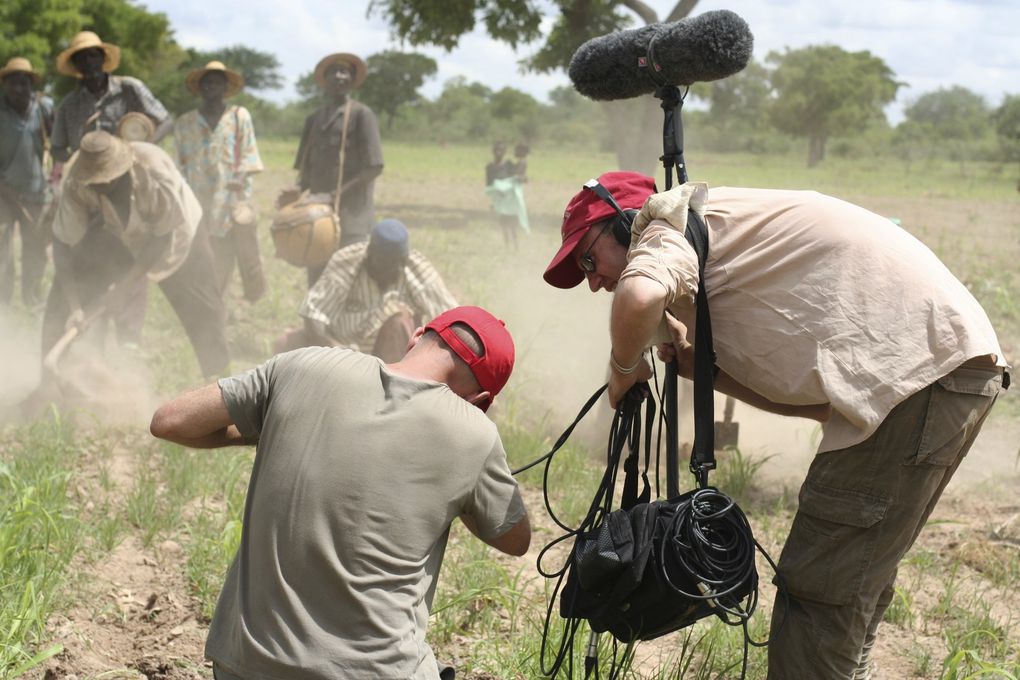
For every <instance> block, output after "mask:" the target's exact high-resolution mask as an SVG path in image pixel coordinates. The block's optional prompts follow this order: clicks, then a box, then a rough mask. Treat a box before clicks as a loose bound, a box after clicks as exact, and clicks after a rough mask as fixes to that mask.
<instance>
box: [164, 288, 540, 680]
mask: <svg viewBox="0 0 1020 680" xmlns="http://www.w3.org/2000/svg"><path fill="white" fill-rule="evenodd" d="M513 361H514V349H513V341H512V339H511V338H510V334H509V333H508V332H507V330H506V329H505V328H504V326H503V324H502V322H501V321H498V320H497V319H495V318H494V317H492V316H491V315H490V314H489V313H488V312H486V311H484V310H482V309H480V308H477V307H457V308H455V309H452V310H450V311H448V312H445V313H444V314H442V315H440V316H439V317H437V318H436V319H434V320H433V321H432V322H431V323H429V324H428V325H426V326H425V327H424V328H419V329H418V330H417V331H416V333H415V335H414V337H413V338H412V340H411V345H410V347H409V349H408V352H407V354H405V356H404V357H403V358H402V359H401V360H400V361H398V362H396V363H393V364H384V363H382V362H381V361H380V360H379V359H377V358H375V357H372V356H369V355H365V354H360V353H357V352H352V351H350V350H343V349H336V348H323V347H315V348H306V349H302V350H297V351H295V352H289V353H287V354H281V355H278V356H276V357H274V358H272V359H270V360H269V361H268V362H266V363H265V364H263V365H262V366H259V367H257V368H255V369H252V370H250V371H248V372H247V373H244V374H242V375H239V376H234V377H231V378H225V379H223V380H220V381H219V382H218V383H217V384H213V385H209V386H207V387H204V388H201V389H199V390H196V391H194V392H190V393H188V394H185V395H183V396H181V397H178V398H177V399H175V400H173V401H171V402H169V403H167V404H165V405H164V406H162V407H160V409H159V410H157V411H156V413H155V415H154V416H153V420H152V426H151V429H152V433H153V434H154V435H155V436H157V437H161V438H164V439H169V440H171V441H175V442H178V443H180V444H184V445H186V446H192V447H196V448H206V447H219V446H229V445H232V444H244V443H256V445H257V449H256V456H255V464H254V467H253V470H252V477H251V483H250V485H249V488H248V497H247V500H246V504H245V511H244V530H243V533H242V537H241V546H240V548H239V549H238V552H237V556H236V557H235V559H234V562H233V564H232V565H231V567H230V570H229V571H228V573H227V577H226V582H225V583H224V586H223V591H222V593H221V594H220V599H219V602H218V604H217V607H216V614H215V616H214V617H213V621H212V624H211V626H210V630H209V639H208V641H207V644H206V655H207V656H208V657H209V658H210V659H212V661H213V663H214V669H215V673H216V676H217V678H220V679H226V680H234V678H243V679H244V680H270V679H272V680H286V679H289V678H295V679H296V678H301V679H302V680H313V679H322V680H326V679H327V678H329V679H331V680H335V679H338V678H342V679H346V678H352V679H353V678H358V679H359V680H360V679H362V678H374V679H377V680H385V679H393V680H397V679H398V678H399V679H400V680H407V679H413V680H437V679H438V678H439V677H440V673H439V668H438V664H437V663H436V660H435V657H434V656H433V654H432V650H431V649H430V648H429V646H428V644H427V643H426V642H425V631H426V626H427V622H428V615H429V607H430V606H431V603H432V597H433V595H434V593H435V587H436V582H437V577H438V574H439V569H440V566H441V564H442V560H443V553H444V550H445V548H446V542H447V538H448V536H449V530H450V525H451V523H452V522H453V520H454V519H456V518H457V517H460V518H461V519H462V521H463V522H464V524H465V525H466V526H467V527H468V528H469V529H470V530H471V531H472V532H473V533H474V534H475V535H476V536H478V537H479V538H480V539H481V540H483V541H485V542H486V543H488V544H489V545H491V546H493V547H495V548H497V549H499V550H501V551H503V552H506V553H509V554H512V555H522V554H523V553H524V552H526V551H527V549H528V545H529V542H530V539H531V528H530V525H529V522H528V516H527V511H526V509H525V507H524V504H523V502H522V500H521V495H520V491H519V490H518V488H517V483H516V482H515V481H514V480H513V478H512V477H511V475H510V471H509V468H508V466H507V462H506V454H505V452H504V450H503V445H502V443H501V441H500V438H499V433H498V432H497V431H496V428H495V426H494V425H493V423H492V422H491V421H490V420H489V419H488V418H486V417H485V415H484V413H483V411H484V410H485V409H486V408H488V405H489V404H490V403H491V401H492V398H493V397H494V396H495V395H496V394H497V393H498V392H499V390H500V389H502V387H503V386H504V385H505V384H506V381H507V379H509V377H510V372H511V370H512V369H513ZM444 677H445V676H444Z"/></svg>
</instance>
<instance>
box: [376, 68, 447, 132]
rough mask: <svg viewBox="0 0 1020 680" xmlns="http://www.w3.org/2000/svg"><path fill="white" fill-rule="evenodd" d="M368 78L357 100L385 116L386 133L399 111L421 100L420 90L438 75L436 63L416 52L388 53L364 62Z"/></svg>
mask: <svg viewBox="0 0 1020 680" xmlns="http://www.w3.org/2000/svg"><path fill="white" fill-rule="evenodd" d="M365 63H366V65H367V66H368V77H367V78H366V79H365V84H364V85H363V86H362V88H361V90H360V91H359V92H358V99H360V100H361V101H363V102H365V103H366V104H367V105H368V106H370V107H371V108H372V109H374V110H375V111H376V112H377V113H379V114H386V127H387V129H389V128H392V127H393V119H394V117H395V116H396V115H397V111H398V110H399V109H400V107H402V106H405V105H407V104H413V103H415V102H418V101H420V100H421V93H420V92H418V89H419V88H420V87H421V86H422V85H424V84H425V79H426V78H430V77H432V76H434V75H435V74H436V70H437V69H438V67H437V65H436V60H435V59H433V58H432V57H427V56H425V55H424V54H418V53H416V52H397V51H395V50H387V51H385V52H379V53H378V54H373V55H371V56H370V57H368V59H366V60H365Z"/></svg>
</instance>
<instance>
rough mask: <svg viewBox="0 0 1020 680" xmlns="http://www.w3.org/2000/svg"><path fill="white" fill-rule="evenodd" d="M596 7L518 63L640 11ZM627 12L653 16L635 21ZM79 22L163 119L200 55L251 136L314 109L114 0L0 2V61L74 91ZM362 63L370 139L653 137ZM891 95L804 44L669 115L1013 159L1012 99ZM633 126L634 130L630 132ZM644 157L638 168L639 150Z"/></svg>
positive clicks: (577, 141) (854, 55)
mask: <svg viewBox="0 0 1020 680" xmlns="http://www.w3.org/2000/svg"><path fill="white" fill-rule="evenodd" d="M573 1H580V0H573ZM587 1H588V0H584V2H587ZM489 2H490V3H491V4H490V5H489V7H490V10H491V11H490V13H489V14H486V15H485V21H486V26H487V29H488V30H489V32H490V34H492V35H493V37H495V38H497V39H501V40H505V41H508V42H510V43H511V44H515V41H516V40H525V39H529V40H530V39H533V38H535V37H536V36H537V35H538V34H537V33H536V31H537V20H538V17H539V14H538V10H537V9H535V10H534V12H532V14H528V15H527V16H525V15H518V20H517V23H513V22H509V20H508V19H507V17H509V16H511V14H513V13H512V12H510V10H511V9H512V7H513V6H514V4H513V3H512V2H509V3H508V0H489ZM601 2H602V4H600V5H599V8H601V9H599V11H598V12H595V13H594V14H591V16H588V17H587V19H586V21H588V22H589V24H590V25H589V24H585V25H584V26H582V25H580V24H579V23H578V22H579V21H580V19H579V18H578V17H577V16H575V15H574V14H571V12H570V11H568V10H569V7H568V6H572V5H571V3H568V2H559V3H558V4H557V6H559V5H563V6H562V7H560V9H561V11H562V12H563V13H562V14H561V15H560V16H559V19H557V23H556V26H555V28H554V30H553V32H552V34H551V35H550V36H549V38H548V41H547V43H546V44H545V46H544V47H542V48H541V49H540V50H539V51H538V52H537V53H536V54H535V55H533V56H532V57H530V58H528V59H526V60H525V61H524V62H522V66H523V67H524V68H526V69H530V70H537V71H551V70H555V69H556V68H559V67H561V66H562V65H563V63H565V62H564V60H566V59H569V55H570V54H572V51H573V49H575V48H576V45H577V44H579V41H582V40H583V39H586V37H587V36H589V35H598V34H600V33H604V32H607V31H609V30H612V29H613V28H619V27H621V26H626V25H628V24H629V23H631V22H632V18H631V17H628V16H627V15H625V14H622V13H621V12H623V11H624V10H625V9H626V10H629V11H636V10H634V7H640V5H633V6H631V5H627V6H626V7H624V4H623V3H619V2H614V1H612V0H601ZM582 4H583V2H582ZM596 4H597V3H596ZM696 4H697V2H696V0H686V1H685V2H679V3H678V4H677V6H676V7H675V8H674V9H673V11H672V12H670V14H669V15H668V16H667V17H665V18H667V19H671V20H672V19H676V18H679V17H681V16H685V15H686V14H687V13H689V12H690V11H691V9H692V8H693V7H694V5H696ZM431 6H432V5H431V4H430V3H429V2H427V1H426V0H386V1H382V0H379V1H378V2H376V3H374V4H373V7H375V8H376V10H377V11H383V12H384V14H385V16H387V18H388V19H389V20H390V21H391V24H392V25H393V28H394V33H395V34H396V35H397V36H399V37H401V38H404V39H406V40H407V41H408V42H411V43H412V44H438V45H441V46H443V47H446V48H448V49H449V48H452V47H453V46H455V45H456V42H457V39H458V38H459V36H460V35H463V33H464V32H465V31H466V30H470V26H468V24H464V23H463V22H461V23H456V24H452V23H450V21H451V15H450V12H449V11H446V10H444V11H443V12H440V13H438V14H435V15H433V14H430V13H429V12H428V11H426V10H427V9H428V7H431ZM423 8H424V9H423ZM533 9H534V8H533ZM398 10H399V11H398ZM411 10H413V11H411ZM593 11H594V10H593ZM454 14H455V13H454ZM637 18H638V19H640V20H641V21H644V22H648V21H653V20H657V19H658V17H656V16H654V14H651V13H648V12H644V13H642V14H640V15H639V16H638V17H637ZM591 22H594V23H593V24H592V23H591ZM83 29H90V30H94V31H96V32H97V33H98V34H99V35H100V36H101V37H102V38H103V39H104V40H106V41H108V42H113V43H116V44H117V45H119V46H120V48H121V53H122V60H121V67H120V68H119V69H118V73H123V74H129V75H134V76H137V77H139V78H142V79H143V80H145V81H146V83H147V84H148V85H149V86H150V88H151V89H152V90H153V92H154V93H155V94H156V95H157V96H158V97H159V98H160V99H161V100H162V101H163V102H164V103H166V105H167V106H168V108H170V110H171V111H172V112H173V113H175V114H180V113H182V112H184V111H186V110H188V109H189V108H192V107H193V106H195V105H196V103H197V102H196V100H195V98H194V96H193V95H191V94H190V93H189V92H187V90H186V89H185V87H184V75H185V74H186V73H187V71H188V70H190V69H192V68H195V67H198V66H202V65H204V64H205V63H206V62H208V61H211V60H213V59H217V60H219V61H222V62H224V63H225V64H227V65H228V66H229V67H230V68H233V69H235V70H237V71H239V72H241V73H242V74H243V75H244V77H245V81H246V83H247V88H246V90H245V92H244V93H243V94H241V95H239V97H238V98H237V101H239V102H240V103H243V104H244V105H245V106H247V107H248V108H249V109H250V110H251V111H252V115H253V117H254V119H255V123H256V127H257V130H258V132H259V134H262V135H298V134H300V131H301V126H302V124H303V121H304V118H305V116H307V115H308V113H310V112H311V111H312V110H313V109H314V107H315V106H316V105H317V103H318V98H319V93H318V89H317V87H316V86H315V84H314V82H313V80H312V74H311V72H310V70H311V69H310V68H309V73H307V74H306V75H304V76H303V77H302V78H301V79H300V80H299V82H298V83H297V92H298V98H297V100H295V101H293V102H290V103H287V104H282V105H281V104H276V103H274V102H272V101H270V100H269V99H267V98H266V95H267V94H269V93H270V92H272V91H274V90H279V89H280V88H282V86H283V83H284V79H283V76H282V74H281V73H280V64H279V61H278V60H277V58H276V56H275V55H273V54H270V53H266V52H261V51H258V50H255V49H252V48H249V47H246V46H243V45H234V46H227V47H223V48H220V49H216V50H209V51H200V50H193V49H187V48H184V47H181V46H180V45H179V44H177V42H176V41H175V40H174V39H173V33H172V29H171V26H170V24H169V21H168V19H167V17H166V16H165V15H164V14H162V13H153V12H149V11H147V10H145V9H144V8H143V7H141V6H139V5H136V4H134V3H132V2H131V1H130V0H88V1H87V2H86V0H46V1H45V2H40V1H39V0H4V2H2V3H0V60H4V61H5V60H6V59H7V58H9V57H10V56H14V55H23V56H27V57H28V58H29V59H31V60H32V62H33V64H35V67H36V68H37V69H39V70H41V71H43V72H44V73H45V74H46V75H47V83H48V85H47V87H48V89H49V91H50V92H51V93H52V94H53V95H54V96H56V97H60V96H62V95H63V94H65V93H66V92H68V91H69V90H70V89H71V88H72V87H73V86H74V80H73V79H70V78H66V77H64V76H58V75H56V74H55V72H54V60H55V57H56V55H57V54H58V53H59V52H60V51H61V50H62V49H63V48H64V47H65V46H66V45H67V42H68V41H69V40H70V38H71V37H72V36H73V35H74V34H75V33H77V32H78V31H79V30H83ZM366 62H367V64H368V68H369V77H368V79H367V80H366V81H365V84H364V86H363V87H362V88H361V89H360V90H359V91H358V92H357V93H356V95H355V96H356V97H357V98H358V99H360V100H362V101H364V102H365V103H366V104H368V105H369V106H371V107H372V108H373V110H375V111H376V113H377V114H378V116H379V118H380V124H381V127H382V132H383V136H384V137H386V138H391V139H406V140H427V141H433V142H438V143H444V144H445V143H451V144H456V143H479V142H485V143H488V142H490V141H492V140H494V139H497V138H498V139H504V140H507V141H511V142H512V141H524V142H529V143H532V144H543V145H581V144H586V145H589V146H590V147H592V148H597V149H602V150H610V151H615V152H616V153H617V157H618V159H619V160H620V163H621V167H625V164H627V163H631V164H633V163H635V162H636V161H634V159H631V158H630V156H629V155H628V154H631V155H633V154H632V152H634V149H630V148H629V147H628V144H627V142H628V140H632V139H637V137H638V136H641V137H648V136H651V137H652V141H653V142H654V141H655V140H656V139H659V135H658V130H657V129H656V128H657V126H658V125H660V124H661V113H660V112H659V111H658V106H657V104H658V102H657V101H656V100H652V102H653V104H654V105H655V106H653V107H652V109H651V111H650V112H649V110H648V106H649V103H648V101H646V100H651V99H652V98H651V97H646V98H641V99H638V100H627V101H624V102H617V103H615V104H614V105H613V106H606V105H605V104H604V103H602V104H600V103H596V102H592V101H589V100H587V99H585V98H583V97H581V96H580V95H578V94H577V93H576V92H575V91H574V90H573V89H572V88H570V87H559V88H556V89H554V90H553V91H552V92H550V93H549V101H548V103H546V102H540V101H538V100H536V99H535V98H534V97H532V96H531V95H529V94H527V93H525V92H523V91H521V90H519V89H517V88H513V87H503V88H501V89H498V90H496V89H493V88H490V87H489V86H487V85H486V84H484V83H476V82H468V81H467V80H465V79H463V78H453V79H450V80H448V81H447V82H446V83H444V86H443V89H442V91H441V93H440V94H439V95H438V96H436V97H435V98H433V99H428V98H425V97H424V96H423V95H422V94H421V92H420V90H421V88H422V86H423V85H424V84H425V82H426V81H427V80H428V79H430V78H432V77H434V76H435V74H436V71H437V65H436V62H435V61H434V60H433V59H431V58H430V57H427V56H425V55H422V54H417V53H414V52H401V51H394V50H387V51H383V52H379V53H377V54H373V55H370V56H368V57H367V59H366ZM0 63H2V62H0ZM310 67H311V65H310ZM902 87H903V84H902V83H900V82H897V81H896V79H895V74H894V73H893V71H892V70H891V69H890V68H889V67H888V66H887V65H886V64H885V63H884V62H883V61H882V59H880V58H879V57H876V56H874V55H872V54H871V53H870V52H867V51H860V52H848V51H846V50H843V49H842V48H840V47H836V46H833V45H816V46H809V47H804V48H801V49H796V50H791V49H786V50H784V51H782V52H772V53H770V54H769V55H768V56H767V57H766V59H765V63H759V62H756V61H752V63H750V64H748V66H747V68H745V69H744V70H743V71H741V72H740V73H738V74H736V75H734V76H731V77H729V78H726V79H724V80H721V81H716V82H713V83H700V84H697V85H696V86H695V87H694V88H693V89H692V90H691V92H690V93H689V97H688V99H687V101H688V104H687V105H686V110H685V123H686V125H685V127H686V130H687V144H688V147H689V148H703V149H706V150H718V151H744V152H762V153H791V152H797V151H798V150H799V151H800V152H805V153H806V159H807V163H808V165H815V164H817V163H820V162H822V161H823V160H824V159H825V157H826V155H829V154H833V155H837V156H856V155H860V156H865V155H867V156H874V155H876V154H886V155H889V154H891V155H894V156H896V157H898V158H901V159H902V160H903V161H905V162H906V163H907V164H908V165H909V164H911V163H913V162H924V161H926V160H928V159H931V158H949V159H952V160H956V161H959V162H961V163H963V162H964V161H967V160H976V159H985V160H997V161H1002V162H1011V163H1014V162H1015V163H1020V95H1012V96H1009V97H1007V98H1006V99H1005V101H1003V103H1002V104H1001V105H1000V106H999V107H998V108H995V109H993V108H992V107H991V106H990V105H989V104H988V103H987V102H986V101H985V100H984V99H983V98H982V97H981V96H980V95H978V94H976V93H974V92H972V91H970V90H968V89H967V88H965V87H962V86H959V85H950V84H947V86H946V87H943V88H940V89H938V90H936V91H933V92H928V93H923V94H920V95H919V96H917V97H916V98H914V99H913V100H912V101H911V103H910V104H909V105H908V106H907V107H906V109H905V120H903V121H902V122H900V123H899V124H898V125H896V126H891V125H890V124H889V122H888V120H887V119H886V117H885V114H884V112H883V109H884V107H885V106H886V105H887V104H889V103H890V102H891V101H893V100H894V99H895V97H896V95H897V92H898V91H899V90H900V88H902ZM636 123H641V125H640V126H639V127H638V128H637V129H635V125H636ZM645 141H647V140H645ZM632 146H634V147H635V149H636V148H637V147H639V146H647V145H646V144H644V143H642V144H634V145H632ZM646 156H647V157H648V158H650V159H651V161H652V162H654V154H652V153H647V154H646ZM644 169H648V170H650V167H648V168H644Z"/></svg>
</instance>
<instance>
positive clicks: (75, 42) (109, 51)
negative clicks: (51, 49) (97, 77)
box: [57, 31, 120, 78]
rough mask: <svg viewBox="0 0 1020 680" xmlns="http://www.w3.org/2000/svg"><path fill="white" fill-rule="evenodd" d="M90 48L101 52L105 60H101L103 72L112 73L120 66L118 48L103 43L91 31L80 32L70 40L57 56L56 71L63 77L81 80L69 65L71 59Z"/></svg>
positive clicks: (71, 65)
mask: <svg viewBox="0 0 1020 680" xmlns="http://www.w3.org/2000/svg"><path fill="white" fill-rule="evenodd" d="M90 47H98V48H100V49H101V50H103V54H105V55H106V59H104V60H103V72H105V73H113V72H114V71H116V70H117V67H118V66H120V48H119V47H117V46H116V45H112V44H110V43H104V42H103V41H102V40H100V39H99V36H98V35H96V34H95V33H93V32H92V31H82V32H81V33H79V34H78V35H76V36H74V37H73V38H71V46H70V47H68V48H67V49H66V50H64V51H63V52H61V53H60V54H58V55H57V71H59V72H60V73H63V74H64V75H65V76H71V77H73V78H81V73H80V72H79V71H78V69H77V68H75V66H74V64H72V63H71V57H73V56H74V55H75V54H76V53H78V52H81V51H82V50H87V49H89V48H90Z"/></svg>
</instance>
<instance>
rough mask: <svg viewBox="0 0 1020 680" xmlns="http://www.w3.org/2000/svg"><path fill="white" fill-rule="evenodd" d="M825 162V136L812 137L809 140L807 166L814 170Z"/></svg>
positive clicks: (816, 135)
mask: <svg viewBox="0 0 1020 680" xmlns="http://www.w3.org/2000/svg"><path fill="white" fill-rule="evenodd" d="M823 160H825V135H819V134H814V135H811V137H810V138H809V139H808V157H807V166H808V167H809V168H813V167H815V166H816V165H818V164H819V163H821V162H822V161H823Z"/></svg>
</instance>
